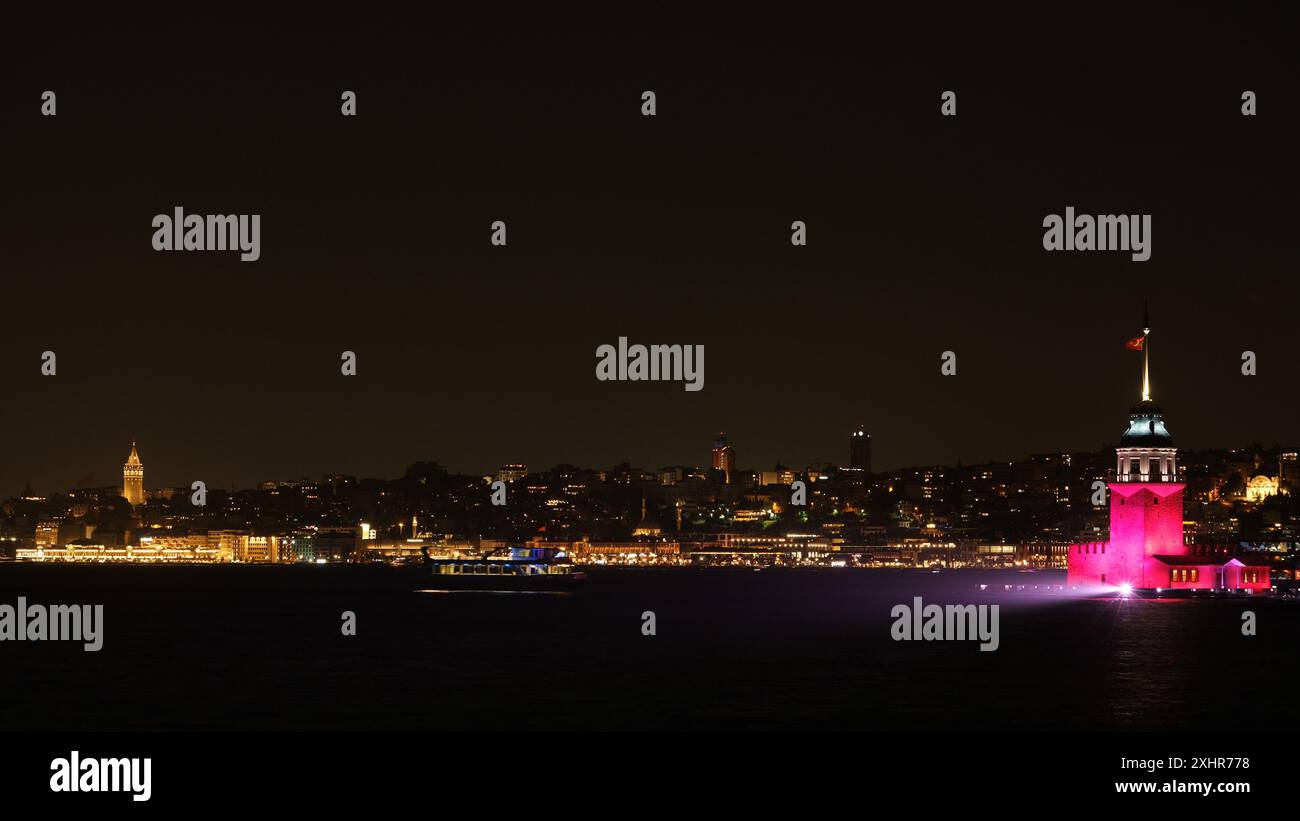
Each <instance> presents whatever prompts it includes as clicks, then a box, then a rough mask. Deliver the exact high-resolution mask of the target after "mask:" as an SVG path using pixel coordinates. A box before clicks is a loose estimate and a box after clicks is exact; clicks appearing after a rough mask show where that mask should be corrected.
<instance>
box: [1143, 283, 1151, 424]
mask: <svg viewBox="0 0 1300 821" xmlns="http://www.w3.org/2000/svg"><path fill="white" fill-rule="evenodd" d="M1150 334H1151V320H1150V319H1149V318H1148V315H1147V310H1146V306H1145V305H1143V306H1142V401H1143V402H1150V401H1151V338H1150Z"/></svg>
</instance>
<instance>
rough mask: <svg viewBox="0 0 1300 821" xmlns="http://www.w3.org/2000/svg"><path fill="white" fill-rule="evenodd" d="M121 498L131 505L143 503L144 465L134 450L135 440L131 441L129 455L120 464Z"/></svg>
mask: <svg viewBox="0 0 1300 821" xmlns="http://www.w3.org/2000/svg"><path fill="white" fill-rule="evenodd" d="M122 498H124V499H126V500H127V501H128V502H130V503H131V504H132V505H142V504H144V465H142V464H140V454H138V453H136V452H135V442H132V443H131V455H130V456H128V457H126V464H125V465H122Z"/></svg>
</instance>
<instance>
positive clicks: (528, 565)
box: [422, 547, 587, 592]
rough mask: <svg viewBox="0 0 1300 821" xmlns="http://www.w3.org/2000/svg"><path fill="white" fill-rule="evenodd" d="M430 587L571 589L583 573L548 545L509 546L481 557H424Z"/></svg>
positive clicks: (436, 588) (582, 577) (486, 589)
mask: <svg viewBox="0 0 1300 821" xmlns="http://www.w3.org/2000/svg"><path fill="white" fill-rule="evenodd" d="M425 567H426V568H428V571H429V572H428V575H427V576H426V578H425V579H424V581H423V582H422V584H424V585H425V586H426V587H428V588H429V589H432V590H485V591H521V592H549V591H562V590H573V589H576V588H577V587H578V586H579V585H581V584H582V582H583V581H584V580H586V578H587V574H585V573H583V572H581V571H577V570H574V569H573V565H572V564H570V563H569V560H568V557H567V556H566V555H565V553H564V552H563V551H560V550H557V549H555V548H551V547H511V548H505V549H502V550H495V551H492V552H491V553H488V554H487V555H485V556H475V557H470V558H465V557H458V558H450V559H432V558H428V557H426V558H425Z"/></svg>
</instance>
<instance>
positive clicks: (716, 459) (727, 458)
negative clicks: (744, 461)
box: [712, 433, 736, 484]
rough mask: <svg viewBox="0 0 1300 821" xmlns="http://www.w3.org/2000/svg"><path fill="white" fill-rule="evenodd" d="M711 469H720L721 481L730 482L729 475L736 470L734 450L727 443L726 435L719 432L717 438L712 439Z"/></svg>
mask: <svg viewBox="0 0 1300 821" xmlns="http://www.w3.org/2000/svg"><path fill="white" fill-rule="evenodd" d="M712 464H713V469H714V470H720V471H722V474H723V481H725V482H726V483H727V484H731V475H732V474H733V473H734V472H735V470H736V451H735V449H734V448H732V447H731V445H728V444H727V435H726V434H725V433H719V434H718V438H717V439H715V440H713V463H712Z"/></svg>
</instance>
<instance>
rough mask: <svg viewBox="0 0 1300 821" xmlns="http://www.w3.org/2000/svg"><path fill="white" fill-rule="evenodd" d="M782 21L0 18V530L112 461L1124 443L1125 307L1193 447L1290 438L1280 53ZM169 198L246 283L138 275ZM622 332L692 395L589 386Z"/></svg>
mask: <svg viewBox="0 0 1300 821" xmlns="http://www.w3.org/2000/svg"><path fill="white" fill-rule="evenodd" d="M797 9H798V7H793V8H784V9H780V10H777V11H773V12H772V14H771V15H767V16H763V18H762V19H750V18H748V17H747V18H746V19H745V20H744V22H743V23H740V22H737V21H736V19H734V18H731V19H728V18H722V19H708V20H705V19H701V18H699V17H698V16H692V17H690V20H689V25H688V24H686V23H684V22H683V20H682V19H681V18H671V17H669V16H668V13H667V12H664V13H663V14H662V15H661V16H659V17H656V16H654V15H653V14H651V12H646V14H647V15H648V18H647V20H648V21H642V24H637V23H634V22H629V21H624V20H619V19H614V18H609V19H604V18H600V17H597V18H585V19H584V21H582V22H575V21H572V20H567V19H563V18H550V19H541V20H522V19H518V18H512V17H509V15H502V17H504V18H506V19H501V17H497V18H493V19H488V20H463V21H462V20H456V21H449V20H442V21H440V22H439V23H438V24H437V25H432V26H425V25H415V24H413V23H409V22H407V21H402V20H400V19H394V20H393V21H392V22H391V23H390V24H389V25H388V26H387V27H383V26H372V25H368V24H356V25H351V26H350V27H348V28H340V30H336V31H322V30H318V29H313V28H296V29H295V28H275V29H274V30H268V29H263V30H259V29H257V28H256V27H251V26H246V25H227V26H225V27H221V28H212V27H205V28H199V29H192V28H191V29H185V30H178V29H173V30H169V31H145V30H135V31H127V30H93V29H88V28H84V29H77V28H75V27H72V26H69V25H56V26H53V27H51V28H48V29H40V28H36V27H25V26H24V25H23V24H22V23H18V24H16V25H15V28H14V30H13V31H11V35H13V36H14V37H15V39H17V40H18V41H19V42H17V43H15V44H14V48H13V49H11V50H9V53H8V57H7V58H5V60H6V62H5V64H4V65H5V68H6V70H5V71H4V72H3V76H2V78H0V131H2V134H0V139H2V140H3V147H4V160H3V163H4V170H3V173H0V179H3V183H2V193H0V274H2V275H3V283H4V285H3V294H4V310H3V312H2V313H0V386H2V390H3V397H2V401H0V431H3V433H2V434H0V436H2V437H3V438H2V440H0V441H2V442H3V447H2V450H0V454H2V456H0V495H10V494H13V493H17V492H18V491H20V490H21V489H22V487H23V484H24V483H25V482H28V481H30V482H31V483H32V485H33V487H34V488H35V489H36V490H38V491H45V492H49V491H54V490H61V489H66V488H68V487H72V486H75V485H77V484H78V483H85V484H96V485H98V484H109V483H113V482H117V481H119V480H120V466H121V463H122V462H123V460H124V459H125V457H126V455H127V451H128V449H129V445H130V442H131V440H132V439H135V440H138V441H139V443H140V452H141V456H142V458H143V461H144V463H145V465H146V485H147V486H150V487H153V486H159V485H180V484H188V483H189V482H190V481H191V480H193V479H196V478H202V479H205V480H207V481H208V482H209V484H211V485H217V486H230V485H232V484H234V485H238V486H247V485H250V484H252V483H254V482H257V481H261V480H265V479H287V478H296V477H301V476H305V475H311V476H315V475H318V474H321V473H324V472H334V471H338V472H347V473H353V474H359V475H367V476H370V475H373V476H393V475H397V474H399V473H400V471H401V469H402V467H403V466H404V465H406V464H407V463H409V462H412V461H415V460H419V459H434V460H438V461H441V462H443V463H444V464H446V465H448V466H449V467H451V468H452V469H454V470H460V471H465V472H479V471H488V470H491V469H492V468H494V467H495V466H496V465H498V464H499V463H501V462H507V461H523V462H527V463H528V464H530V465H533V466H537V467H544V466H549V465H551V464H554V463H557V462H573V463H577V464H583V465H590V466H609V465H612V464H614V463H616V462H619V461H624V460H630V461H631V462H633V463H634V464H637V465H639V466H642V467H646V468H657V467H659V466H661V465H666V464H678V463H686V464H703V463H705V462H706V460H707V455H708V448H709V446H710V444H711V441H712V438H713V436H714V434H715V433H716V432H717V431H719V430H725V431H726V432H727V434H728V436H729V438H730V440H731V442H732V443H733V445H734V446H735V447H736V449H737V452H738V457H739V463H740V465H741V466H742V467H749V468H770V467H771V466H772V464H774V463H775V462H777V461H784V462H786V463H790V464H796V465H799V464H803V463H806V462H809V461H838V462H843V461H846V460H847V450H848V441H847V440H848V434H849V432H850V430H851V429H852V427H853V426H854V425H856V424H858V423H859V422H861V423H863V424H865V425H866V426H867V427H868V429H869V430H870V431H871V432H872V434H873V441H874V444H875V457H876V466H877V468H878V469H889V468H893V467H898V466H902V465H910V464H924V463H944V464H952V463H955V462H956V461H957V460H958V459H961V460H964V461H965V462H968V463H969V462H976V461H984V460H993V459H1011V458H1018V457H1021V456H1024V455H1026V454H1028V453H1033V452H1043V451H1051V450H1070V449H1092V448H1099V447H1103V446H1111V445H1113V444H1114V443H1115V441H1116V440H1117V439H1118V436H1119V434H1120V432H1121V431H1122V429H1123V426H1124V421H1125V414H1126V413H1127V409H1128V406H1129V405H1130V404H1131V403H1132V402H1133V401H1134V400H1135V399H1136V398H1137V391H1138V371H1139V364H1140V356H1139V355H1138V354H1135V353H1132V352H1129V351H1125V350H1124V348H1123V342H1124V340H1125V339H1126V338H1128V337H1130V336H1133V335H1135V334H1137V333H1139V331H1140V319H1141V311H1142V301H1143V299H1144V298H1149V299H1150V301H1151V317H1152V323H1153V326H1154V333H1153V340H1154V344H1153V381H1154V389H1155V398H1156V399H1157V400H1158V401H1159V402H1161V404H1163V405H1164V407H1165V410H1166V413H1167V414H1168V419H1169V424H1170V427H1171V429H1172V430H1173V432H1174V435H1175V437H1176V439H1177V442H1178V444H1179V446H1180V447H1183V448H1207V447H1218V446H1232V445H1242V444H1247V443H1250V442H1252V441H1261V442H1264V443H1273V442H1283V443H1296V442H1300V431H1297V429H1296V411H1295V408H1296V406H1297V402H1298V401H1300V387H1297V385H1298V383H1297V375H1298V373H1297V365H1296V363H1295V361H1294V352H1295V345H1294V341H1295V336H1296V330H1295V314H1296V305H1297V296H1300V287H1298V286H1297V284H1296V259H1297V257H1296V246H1297V236H1300V232H1297V231H1296V228H1295V225H1294V222H1295V206H1294V199H1293V197H1294V195H1295V192H1296V191H1297V185H1296V183H1297V172H1296V155H1295V146H1296V137H1297V132H1296V129H1295V119H1294V114H1292V113H1290V112H1293V111H1294V110H1295V109H1296V107H1297V105H1300V98H1298V96H1300V95H1298V93H1297V92H1298V89H1297V81H1298V80H1300V77H1298V75H1297V73H1296V72H1295V71H1294V70H1293V69H1294V67H1293V65H1292V64H1291V63H1290V62H1289V59H1290V57H1291V56H1293V54H1292V52H1293V46H1288V45H1287V44H1286V42H1285V28H1284V27H1283V26H1282V25H1281V23H1280V21H1277V20H1269V19H1266V18H1252V17H1239V18H1232V19H1227V18H1197V19H1193V20H1188V19H1185V18H1179V17H1172V16H1171V17H1153V18H1150V19H1144V20H1134V19H1132V15H1131V12H1126V13H1125V14H1126V15H1127V16H1124V17H1115V18H1112V17H1106V16H1104V15H1102V16H1097V17H1096V19H1094V20H1093V21H1092V24H1091V26H1090V27H1089V28H1087V29H1081V28H1080V27H1079V26H1078V25H1077V24H1076V21H1067V22H1062V23H1051V22H1047V21H1044V22H1041V23H1036V24H1035V25H1034V26H1033V27H1032V29H1031V28H1025V27H1024V26H1023V25H1021V26H1019V27H1017V26H1011V25H1008V23H1007V21H1004V20H997V19H990V18H984V19H981V20H980V21H978V22H974V21H969V20H954V19H948V18H934V17H932V16H929V15H920V14H918V15H917V16H916V17H915V18H903V19H895V18H886V17H881V16H873V17H864V18H862V19H856V18H855V19H836V18H820V19H807V18H803V17H801V15H800V13H799V12H798V11H797ZM1098 14H1100V12H1099V13H1098ZM593 26H600V28H593ZM196 31H197V32H198V33H195V32H196ZM45 89H53V90H55V91H56V92H57V94H58V115H57V116H56V117H53V118H45V117H41V116H40V115H39V107H40V93H41V92H42V91H43V90H45ZM344 89H351V90H354V91H356V92H357V94H358V96H359V105H358V108H359V116H358V117H356V118H344V117H341V116H340V114H339V94H340V93H341V92H342V90H344ZM646 89H651V90H654V91H655V92H656V93H657V95H658V111H659V113H658V115H657V116H656V117H654V118H646V117H642V116H640V113H639V110H640V95H641V92H642V91H643V90H646ZM944 89H952V90H954V91H956V92H957V94H958V116H957V117H956V118H955V119H953V118H943V117H941V116H940V115H939V102H940V100H939V96H940V93H941V92H942V91H943V90H944ZM1245 89H1250V90H1253V91H1255V92H1256V93H1257V94H1258V96H1259V111H1260V113H1259V115H1258V116H1256V117H1254V118H1246V117H1242V116H1241V115H1240V113H1239V108H1240V105H1241V103H1240V95H1241V92H1242V91H1243V90H1245ZM176 205H181V206H183V207H185V208H186V209H187V211H189V212H193V213H259V214H261V215H262V258H261V260H260V261H258V262H256V263H241V262H239V261H238V258H237V256H236V255H234V254H219V253H214V254H203V253H188V254H186V253H157V252H155V251H153V249H152V246H151V244H150V239H151V236H152V229H151V227H150V221H151V219H152V217H153V215H155V214H158V213H170V211H171V209H172V208H173V207H174V206H176ZM1070 205H1073V206H1075V207H1076V209H1078V210H1079V211H1080V212H1086V213H1092V214H1096V213H1150V214H1151V215H1152V220H1153V246H1152V249H1153V250H1152V257H1151V259H1150V261H1148V262H1145V263H1136V262H1132V261H1130V260H1129V257H1128V255H1127V254H1123V253H1118V252H1116V253H1091V254H1087V253H1076V254H1069V253H1064V252H1060V253H1047V252H1045V251H1043V250H1042V231H1043V229H1042V227H1041V224H1042V220H1043V217H1044V216H1045V215H1047V214H1049V213H1063V211H1064V209H1065V207H1066V206H1070ZM496 219H502V220H505V221H507V223H508V226H509V245H508V246H507V247H506V248H504V249H502V248H493V247H491V246H490V244H489V242H488V238H489V227H488V226H489V224H490V223H491V222H492V221H493V220H496ZM795 219H801V220H804V221H806V222H807V224H808V226H809V245H808V246H807V247H804V248H794V247H792V246H791V245H790V243H789V225H790V223H791V221H792V220H795ZM620 335H622V336H627V337H630V338H631V340H632V341H633V342H643V343H647V344H648V343H681V344H703V345H704V346H705V350H706V356H705V388H704V390H703V391H701V392H699V393H689V392H686V391H684V390H683V389H682V385H681V384H680V383H672V382H666V383H646V382H640V383H608V382H606V383H601V382H597V381H596V379H595V376H594V368H595V349H596V347H597V346H598V345H601V344H603V343H614V342H616V340H617V338H618V337H619V336H620ZM47 349H48V350H53V351H55V352H56V353H57V355H58V368H59V372H58V375H57V376H56V377H53V378H49V377H42V376H41V375H40V373H39V366H40V354H41V352H42V351H43V350H47ZM344 350H353V351H356V352H357V354H358V359H359V375H358V376H356V377H355V378H346V377H343V376H341V375H340V373H339V364H340V360H339V357H340V353H341V352H342V351H344ZM944 350H953V351H955V352H956V353H957V355H958V375H957V376H956V377H952V378H944V377H941V376H940V374H939V355H940V353H941V352H942V351H944ZM1243 350H1253V351H1255V352H1256V353H1257V354H1258V356H1259V375H1258V376H1256V377H1253V378H1248V377H1243V376H1242V375H1241V374H1240V357H1241V352H1242V351H1243Z"/></svg>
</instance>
